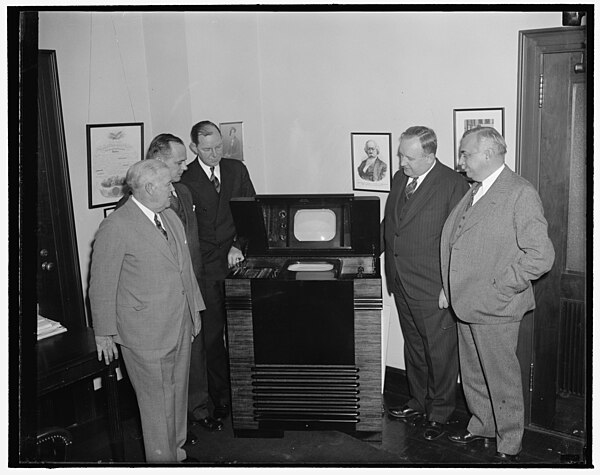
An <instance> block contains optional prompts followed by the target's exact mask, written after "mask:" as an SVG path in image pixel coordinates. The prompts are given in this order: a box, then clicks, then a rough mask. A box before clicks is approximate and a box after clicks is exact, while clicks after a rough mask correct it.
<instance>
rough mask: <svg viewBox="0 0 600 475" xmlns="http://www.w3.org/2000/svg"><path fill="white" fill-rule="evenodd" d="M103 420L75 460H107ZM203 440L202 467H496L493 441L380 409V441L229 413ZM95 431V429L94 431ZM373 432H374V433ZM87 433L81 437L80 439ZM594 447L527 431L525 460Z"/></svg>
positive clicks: (585, 458) (129, 451)
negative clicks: (431, 437)
mask: <svg viewBox="0 0 600 475" xmlns="http://www.w3.org/2000/svg"><path fill="white" fill-rule="evenodd" d="M396 376H397V375H394V374H392V375H391V376H388V377H387V378H386V391H385V394H384V404H385V406H386V407H389V406H399V405H401V404H402V403H403V402H405V401H406V400H407V396H406V392H405V390H404V387H403V384H402V382H401V381H400V383H399V384H396V383H397V382H398V378H397V377H396ZM128 412H129V415H128V417H127V416H126V419H125V421H124V430H125V439H126V446H125V451H126V453H125V455H126V459H127V460H128V461H129V462H128V463H127V465H138V464H143V461H144V455H143V442H142V439H141V435H140V429H139V420H138V418H137V417H135V416H133V415H132V411H128ZM468 417H469V416H468V414H467V412H466V410H465V409H464V404H463V403H462V402H461V403H460V404H459V408H458V409H457V411H456V414H455V417H454V418H453V419H454V421H453V422H452V423H451V424H449V425H448V432H449V433H451V432H452V431H455V430H462V429H463V428H464V427H465V426H466V424H467V421H468ZM102 425H103V423H97V424H95V426H94V427H96V428H95V429H92V430H90V429H87V430H86V431H85V433H86V434H88V435H87V436H84V437H81V436H80V437H78V438H79V439H80V441H79V442H76V443H75V444H74V446H73V447H72V451H71V457H70V458H71V460H72V461H73V462H74V463H75V464H77V465H96V464H105V463H110V461H111V453H110V449H109V444H108V437H107V435H106V430H104V428H103V427H102ZM193 431H194V433H195V434H196V435H197V436H198V437H199V443H198V444H196V445H194V446H189V447H186V449H187V452H188V456H191V457H194V458H196V459H198V460H199V461H200V463H199V465H202V466H220V467H223V466H229V467H231V466H273V465H276V466H336V467H337V466H340V467H346V466H373V467H377V466H378V467H401V466H452V467H456V466H466V467H471V466H478V467H480V466H493V465H494V460H493V455H494V453H495V451H496V449H495V446H492V447H490V448H489V449H485V448H484V447H483V445H479V443H475V444H474V445H473V446H467V447H461V446H457V445H455V444H452V443H451V442H450V441H448V440H447V438H446V435H443V436H442V437H440V438H439V439H437V440H435V441H426V440H424V439H423V437H422V433H423V422H422V421H415V423H413V424H408V423H405V422H400V421H398V420H395V419H391V418H389V417H388V416H387V415H384V416H383V433H382V434H381V437H380V439H381V440H380V441H377V440H374V439H376V438H377V437H376V434H367V436H365V437H362V436H361V437H355V436H353V435H349V434H345V433H342V432H338V431H286V432H285V433H284V436H283V437H281V438H254V437H251V438H249V437H234V434H233V429H232V426H231V419H230V418H228V419H226V420H225V427H224V430H223V431H220V432H215V433H209V432H206V431H204V430H203V429H201V428H198V427H195V428H193ZM90 433H95V435H94V436H91V437H90V436H89V434H90ZM374 436H375V437H374ZM82 439H83V440H82ZM590 464H591V460H590V454H589V453H588V451H587V450H586V448H585V446H584V443H583V442H582V441H581V440H580V439H579V440H578V439H576V438H573V437H559V436H556V435H553V434H550V433H542V432H538V431H531V430H527V431H526V432H525V437H524V440H523V451H522V452H521V454H520V461H519V465H520V466H526V467H532V466H543V467H550V466H560V467H568V466H571V467H572V466H574V465H576V466H590Z"/></svg>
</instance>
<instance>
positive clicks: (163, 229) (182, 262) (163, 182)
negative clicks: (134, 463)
mask: <svg viewBox="0 0 600 475" xmlns="http://www.w3.org/2000/svg"><path fill="white" fill-rule="evenodd" d="M126 180H127V184H128V185H129V187H130V189H131V190H132V197H131V198H130V199H129V200H127V202H126V203H125V204H124V205H123V206H121V207H120V208H119V209H117V210H116V211H114V212H113V213H111V214H110V215H109V216H108V217H107V218H106V219H105V220H104V221H102V223H101V224H100V228H99V230H98V233H97V235H96V240H95V243H94V251H93V255H92V267H91V277H90V290H89V295H90V303H91V310H92V319H93V322H94V333H95V335H96V346H97V349H98V359H99V360H100V359H102V358H104V360H105V362H106V364H108V363H109V362H110V361H112V360H113V358H117V357H118V353H117V346H116V344H119V345H120V346H121V352H122V354H123V359H124V360H125V364H126V366H127V372H128V374H129V376H130V379H131V384H132V386H133V388H134V390H135V393H136V397H137V401H138V406H139V410H140V416H141V421H142V433H143V436H144V448H145V452H146V461H147V462H176V461H183V460H185V459H186V452H185V450H184V449H183V446H184V444H185V441H186V432H187V398H188V375H189V366H190V351H191V343H192V338H193V337H194V336H195V335H197V334H198V332H199V331H200V315H199V312H200V311H202V310H204V308H205V305H204V300H203V298H202V295H201V294H200V289H199V287H198V283H197V281H196V278H195V276H194V272H193V269H192V263H191V259H190V253H189V250H188V246H187V245H186V238H185V231H184V228H183V225H182V223H181V221H180V219H179V218H178V217H177V215H176V214H175V212H174V211H172V210H171V209H168V207H169V199H170V196H171V192H172V191H173V186H172V184H171V174H170V172H169V168H168V167H167V166H166V165H165V164H164V163H163V162H161V161H159V160H153V159H152V160H143V161H141V162H138V163H136V164H134V165H133V166H132V167H131V168H130V169H129V170H128V171H127V176H126Z"/></svg>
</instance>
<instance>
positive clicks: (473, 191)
mask: <svg viewBox="0 0 600 475" xmlns="http://www.w3.org/2000/svg"><path fill="white" fill-rule="evenodd" d="M479 188H481V183H479V182H478V181H476V182H474V183H473V186H472V187H471V199H470V200H469V204H468V205H467V209H469V208H470V207H471V206H473V200H474V199H475V195H476V194H477V192H478V191H479Z"/></svg>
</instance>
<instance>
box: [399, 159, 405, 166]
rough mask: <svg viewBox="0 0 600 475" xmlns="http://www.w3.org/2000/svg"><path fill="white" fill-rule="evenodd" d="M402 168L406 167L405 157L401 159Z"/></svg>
mask: <svg viewBox="0 0 600 475" xmlns="http://www.w3.org/2000/svg"><path fill="white" fill-rule="evenodd" d="M400 166H401V167H404V166H406V158H404V157H400Z"/></svg>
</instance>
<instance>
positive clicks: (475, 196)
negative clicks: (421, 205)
mask: <svg viewBox="0 0 600 475" xmlns="http://www.w3.org/2000/svg"><path fill="white" fill-rule="evenodd" d="M505 154H506V142H505V141H504V138H503V137H502V136H501V135H500V134H499V133H498V132H497V131H496V130H495V129H493V128H490V127H477V128H475V129H471V130H469V131H467V132H465V133H464V135H463V137H462V140H461V143H460V161H459V164H460V165H461V166H462V167H463V168H464V170H465V171H466V173H467V176H468V177H469V178H471V179H472V180H474V184H473V186H472V188H471V190H470V191H469V192H468V193H467V194H466V195H465V196H464V197H463V199H462V200H461V201H460V202H459V203H458V205H456V207H455V208H454V209H453V210H452V212H451V213H450V215H449V216H448V219H447V220H446V223H445V224H444V228H443V231H442V238H441V243H440V253H441V267H442V282H443V288H442V290H441V292H440V297H439V306H440V308H446V307H448V304H450V305H451V306H452V308H453V309H454V312H455V314H456V316H457V317H458V319H459V323H458V346H459V357H460V371H461V381H462V385H463V389H464V393H465V398H466V401H467V405H468V408H469V411H470V412H471V414H472V416H471V419H470V421H469V424H468V426H467V430H466V432H464V433H462V434H454V435H451V436H449V439H450V440H451V441H452V442H455V443H457V444H462V445H466V444H471V443H473V442H476V441H478V440H483V441H484V442H485V444H486V445H488V444H489V443H490V442H491V441H492V439H493V438H495V439H496V444H497V445H496V450H497V451H496V456H495V457H496V459H497V461H498V462H514V461H516V460H518V457H517V456H518V454H519V452H520V451H521V443H522V438H523V431H524V404H523V388H522V383H521V368H520V365H519V360H518V359H517V354H516V349H517V341H518V337H519V326H520V324H521V320H522V318H523V315H524V314H525V313H526V312H528V311H530V310H533V309H534V308H535V300H534V295H533V289H532V285H531V281H533V280H536V279H538V278H540V277H541V276H542V275H543V274H545V273H546V272H548V271H549V270H550V268H551V267H552V264H553V262H554V248H553V246H552V242H551V241H550V239H549V238H548V229H547V228H548V224H547V222H546V219H545V218H544V210H543V208H542V202H541V200H540V197H539V195H538V193H537V191H536V190H535V188H534V187H533V186H532V185H531V184H530V183H529V182H528V181H527V180H525V179H524V178H521V177H520V176H519V175H517V174H516V173H514V172H512V171H511V170H510V169H509V168H507V167H506V165H505V164H504V156H505Z"/></svg>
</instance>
